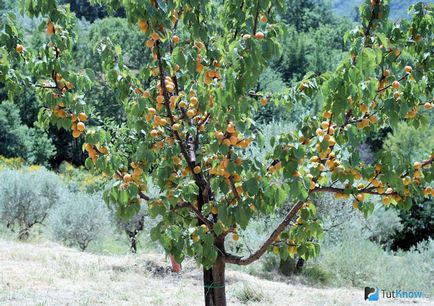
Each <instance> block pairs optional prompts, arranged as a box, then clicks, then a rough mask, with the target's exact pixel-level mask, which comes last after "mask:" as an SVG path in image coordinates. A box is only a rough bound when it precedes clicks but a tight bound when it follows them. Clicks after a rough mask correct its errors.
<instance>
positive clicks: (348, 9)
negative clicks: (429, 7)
mask: <svg viewBox="0 0 434 306" xmlns="http://www.w3.org/2000/svg"><path fill="white" fill-rule="evenodd" d="M420 1H421V0H391V4H390V11H391V12H390V17H391V18H393V19H400V18H405V17H406V16H407V11H408V8H409V6H410V5H412V4H414V3H417V2H420ZM424 2H431V3H434V1H433V0H428V1H427V0H424ZM332 3H333V9H334V10H335V12H336V13H337V14H338V15H342V16H349V17H354V16H355V14H356V10H357V7H358V6H359V5H360V4H361V3H363V0H348V1H343V0H333V1H332Z"/></svg>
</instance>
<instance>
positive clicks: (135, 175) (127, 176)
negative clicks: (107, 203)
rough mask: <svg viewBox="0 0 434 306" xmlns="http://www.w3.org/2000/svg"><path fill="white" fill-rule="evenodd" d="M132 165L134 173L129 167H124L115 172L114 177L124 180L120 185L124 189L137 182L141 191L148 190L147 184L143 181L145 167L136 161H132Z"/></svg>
mask: <svg viewBox="0 0 434 306" xmlns="http://www.w3.org/2000/svg"><path fill="white" fill-rule="evenodd" d="M130 166H131V168H132V170H133V171H132V173H131V172H130V171H129V170H128V169H127V167H124V168H123V169H120V170H119V171H117V172H115V173H114V174H113V179H115V180H122V181H123V183H122V185H121V186H120V187H121V188H122V189H126V188H128V186H129V185H130V184H135V185H136V186H137V187H138V188H139V189H140V190H141V191H146V189H147V186H146V184H145V183H143V182H142V174H143V169H142V168H141V167H140V166H139V165H138V164H136V163H134V162H132V163H131V164H130Z"/></svg>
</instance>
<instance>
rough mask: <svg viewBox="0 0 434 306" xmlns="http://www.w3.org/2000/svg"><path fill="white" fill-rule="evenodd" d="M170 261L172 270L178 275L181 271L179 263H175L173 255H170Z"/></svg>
mask: <svg viewBox="0 0 434 306" xmlns="http://www.w3.org/2000/svg"><path fill="white" fill-rule="evenodd" d="M170 261H171V263H172V270H173V272H175V273H179V272H181V270H182V267H181V265H180V264H179V263H177V262H176V260H175V257H173V255H170Z"/></svg>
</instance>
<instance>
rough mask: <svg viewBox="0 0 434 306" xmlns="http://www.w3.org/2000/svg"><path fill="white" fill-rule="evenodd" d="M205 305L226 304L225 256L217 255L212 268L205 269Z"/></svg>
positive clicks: (218, 305)
mask: <svg viewBox="0 0 434 306" xmlns="http://www.w3.org/2000/svg"><path fill="white" fill-rule="evenodd" d="M203 284H204V292H205V306H226V289H225V258H224V257H223V255H220V254H219V256H218V257H217V260H216V262H215V263H214V265H213V266H212V268H211V269H205V268H204V269H203Z"/></svg>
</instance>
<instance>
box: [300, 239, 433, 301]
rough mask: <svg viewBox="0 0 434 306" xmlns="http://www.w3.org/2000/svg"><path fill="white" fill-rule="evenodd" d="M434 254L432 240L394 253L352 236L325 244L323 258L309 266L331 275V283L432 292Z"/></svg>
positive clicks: (322, 251) (322, 252) (335, 284)
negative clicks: (433, 261)
mask: <svg viewBox="0 0 434 306" xmlns="http://www.w3.org/2000/svg"><path fill="white" fill-rule="evenodd" d="M433 256H434V241H433V240H430V241H426V242H423V243H419V244H418V245H417V247H413V248H412V249H411V250H410V251H409V252H398V253H392V252H385V251H384V250H383V249H382V248H381V247H380V246H379V245H377V244H376V243H374V242H372V241H369V240H365V239H363V238H362V237H360V236H358V235H353V237H351V238H346V239H344V240H341V241H340V242H339V243H338V244H333V245H326V246H324V247H323V248H322V250H321V255H320V257H319V258H318V259H317V260H315V261H313V262H311V263H310V264H309V266H310V267H315V269H316V270H319V271H322V274H323V275H324V274H326V275H329V276H332V277H331V278H329V280H328V281H329V283H328V285H333V286H339V287H341V286H354V287H357V288H362V287H365V286H376V287H380V288H384V289H385V290H394V289H397V288H405V290H421V291H423V292H425V294H433V293H434V292H433V288H434V287H433V286H432V280H433V279H434V270H433V269H432V259H433ZM319 274H320V273H317V274H316V275H319ZM312 281H314V282H315V280H312Z"/></svg>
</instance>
